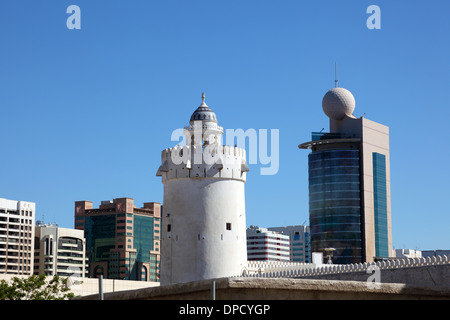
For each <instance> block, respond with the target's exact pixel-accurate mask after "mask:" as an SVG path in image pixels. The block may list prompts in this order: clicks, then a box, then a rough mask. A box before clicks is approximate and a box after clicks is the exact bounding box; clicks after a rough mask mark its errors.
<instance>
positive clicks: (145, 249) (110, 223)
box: [75, 198, 161, 281]
mask: <svg viewBox="0 0 450 320" xmlns="http://www.w3.org/2000/svg"><path fill="white" fill-rule="evenodd" d="M160 226H161V204H160V203H157V202H148V203H144V207H143V208H136V207H135V206H134V200H133V199H131V198H118V199H114V200H112V201H102V202H101V205H100V206H99V208H97V209H94V208H93V203H92V202H91V201H77V202H75V228H76V229H80V230H84V235H85V237H86V252H87V256H88V259H89V276H90V277H98V276H99V275H103V277H104V278H105V279H125V280H137V281H159V260H160V251H159V249H160V241H161V239H160Z"/></svg>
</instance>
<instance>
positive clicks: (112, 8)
mask: <svg viewBox="0 0 450 320" xmlns="http://www.w3.org/2000/svg"><path fill="white" fill-rule="evenodd" d="M70 5H78V6H79V7H80V9H81V29H80V30H76V29H74V30H69V29H68V28H67V26H66V20H67V18H69V16H70V14H68V13H66V10H67V7H68V6H70ZM369 5H378V6H379V8H380V9H381V29H379V30H376V29H375V30H369V29H368V28H367V26H366V20H367V19H368V18H369V16H370V14H367V13H366V10H367V7H368V6H369ZM449 12H450V2H449V1H447V0H434V1H406V0H405V1H400V0H398V1H387V0H385V1H381V0H371V1H366V0H345V1H336V0H320V1H298V0H283V1H275V0H270V1H267V0H239V1H237V0H228V1H218V0H192V1H183V0H164V1H163V0H160V1H149V0H133V1H125V0H120V1H119V0H95V1H92V0H89V1H87V0H85V1H84V0H70V1H66V0H58V1H56V0H39V1H36V0H33V1H31V0H30V1H23V0H14V1H13V0H3V1H1V2H0V41H1V50H0V123H1V129H0V197H2V198H7V199H12V200H24V201H32V202H36V204H37V213H36V215H37V217H36V218H37V219H38V220H41V219H42V218H43V217H44V220H45V222H56V223H58V224H59V226H61V227H69V228H72V227H73V225H74V224H73V216H74V201H77V200H90V201H93V202H94V206H96V207H97V206H98V205H99V204H100V201H102V200H112V199H113V198H118V197H130V198H134V199H135V204H136V205H137V206H142V205H143V202H150V201H156V202H162V201H163V185H162V183H161V178H160V177H156V176H155V174H156V171H157V169H158V166H159V165H160V152H161V150H163V149H164V148H168V147H172V146H174V145H175V144H176V142H173V141H171V134H172V131H173V130H174V129H177V128H182V127H184V126H186V125H188V122H189V118H190V115H191V114H192V112H193V111H194V110H195V109H196V108H197V107H198V106H199V104H200V103H201V94H202V92H203V91H204V92H205V93H206V97H207V99H206V102H207V104H208V105H209V106H210V107H211V108H212V109H213V110H214V111H215V113H216V115H217V117H218V119H219V124H220V125H221V126H223V127H224V128H230V129H239V128H241V129H243V130H247V129H255V130H257V131H259V130H261V129H268V130H270V129H279V137H280V144H279V171H278V173H277V174H275V175H270V176H267V175H261V174H260V167H261V166H264V165H261V164H252V165H250V170H251V171H250V172H249V174H248V176H247V183H246V211H247V224H248V225H258V226H261V227H273V226H283V225H295V224H303V223H307V224H308V223H309V214H308V172H307V171H308V168H307V155H308V151H306V150H300V149H298V147H297V146H298V144H300V143H302V142H306V141H309V140H310V137H311V132H312V131H320V130H321V129H322V128H325V131H327V130H328V118H327V117H326V116H325V114H324V113H323V111H322V106H321V102H322V97H323V95H324V94H325V93H326V91H327V90H329V89H331V88H332V87H334V63H335V62H337V63H338V78H339V85H340V86H342V87H345V88H347V89H348V90H350V91H351V92H352V93H353V95H354V96H355V99H356V109H355V112H354V114H355V116H357V117H359V116H362V115H363V114H365V117H366V118H368V119H370V120H373V121H376V122H380V123H382V124H385V125H387V126H389V127H390V147H391V193H392V225H393V244H394V247H395V248H397V249H400V248H411V249H421V250H429V249H450V232H449V226H450V209H449V204H448V199H449V196H450V192H449V191H450V187H449V181H450V175H449V158H450V151H449V149H450V148H449V143H450V142H449V141H450V133H449V132H450V130H449V129H448V121H449V119H450V111H449V107H450V105H449V101H450V100H449V92H450V88H449V79H450V78H449V77H450V62H449V58H450V57H449V53H450V41H449V40H450V38H449V34H450V19H449V17H448V13H449Z"/></svg>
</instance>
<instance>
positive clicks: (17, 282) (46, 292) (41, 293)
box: [0, 274, 75, 300]
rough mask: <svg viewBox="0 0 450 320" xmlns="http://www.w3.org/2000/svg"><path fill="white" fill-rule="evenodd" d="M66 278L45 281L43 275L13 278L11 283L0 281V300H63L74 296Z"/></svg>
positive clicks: (54, 277)
mask: <svg viewBox="0 0 450 320" xmlns="http://www.w3.org/2000/svg"><path fill="white" fill-rule="evenodd" d="M67 281H68V278H61V277H59V276H57V275H55V276H53V278H52V279H50V280H49V281H46V277H45V275H43V274H41V275H39V276H36V275H32V276H30V277H28V278H19V277H14V278H12V280H11V283H8V282H6V281H5V280H1V281H0V300H65V299H72V298H73V297H74V296H75V295H74V294H73V293H72V292H70V288H69V287H68V286H67Z"/></svg>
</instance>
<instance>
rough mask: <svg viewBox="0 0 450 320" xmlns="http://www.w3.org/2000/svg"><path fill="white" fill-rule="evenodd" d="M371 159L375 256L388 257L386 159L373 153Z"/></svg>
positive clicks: (379, 154)
mask: <svg viewBox="0 0 450 320" xmlns="http://www.w3.org/2000/svg"><path fill="white" fill-rule="evenodd" d="M372 159H373V198H374V220H375V221H374V223H375V254H376V256H377V257H388V256H389V249H388V228H387V191H386V190H387V188H386V157H385V155H383V154H381V153H377V152H374V153H373V154H372Z"/></svg>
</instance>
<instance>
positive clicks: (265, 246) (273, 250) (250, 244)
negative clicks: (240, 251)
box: [247, 226, 290, 262]
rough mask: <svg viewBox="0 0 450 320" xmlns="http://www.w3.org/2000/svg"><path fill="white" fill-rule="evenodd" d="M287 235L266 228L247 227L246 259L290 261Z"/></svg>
mask: <svg viewBox="0 0 450 320" xmlns="http://www.w3.org/2000/svg"><path fill="white" fill-rule="evenodd" d="M289 247H290V245H289V235H284V234H282V233H280V232H277V231H270V230H268V229H267V228H260V227H257V226H250V227H249V228H247V259H248V261H286V262H288V261H290V254H289V253H290V249H289Z"/></svg>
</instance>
